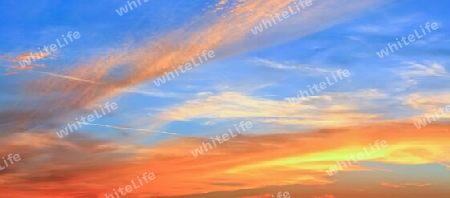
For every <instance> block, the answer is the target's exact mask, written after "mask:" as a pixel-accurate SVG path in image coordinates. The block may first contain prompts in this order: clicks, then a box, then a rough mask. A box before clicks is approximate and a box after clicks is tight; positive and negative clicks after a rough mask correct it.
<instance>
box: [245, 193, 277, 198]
mask: <svg viewBox="0 0 450 198" xmlns="http://www.w3.org/2000/svg"><path fill="white" fill-rule="evenodd" d="M270 197H272V195H271V194H269V193H266V194H262V195H252V196H243V197H239V198H270Z"/></svg>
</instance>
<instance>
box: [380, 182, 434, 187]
mask: <svg viewBox="0 0 450 198" xmlns="http://www.w3.org/2000/svg"><path fill="white" fill-rule="evenodd" d="M381 185H382V186H386V187H392V188H401V187H405V186H416V187H426V186H430V185H431V184H429V183H426V184H420V183H404V184H393V183H389V182H383V183H381Z"/></svg>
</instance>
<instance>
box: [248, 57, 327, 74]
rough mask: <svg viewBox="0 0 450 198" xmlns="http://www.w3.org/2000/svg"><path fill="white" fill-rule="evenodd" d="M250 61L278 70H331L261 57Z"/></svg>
mask: <svg viewBox="0 0 450 198" xmlns="http://www.w3.org/2000/svg"><path fill="white" fill-rule="evenodd" d="M252 62H254V63H256V64H257V65H259V66H262V67H266V68H271V69H280V70H298V71H300V72H306V73H309V74H311V75H314V74H320V73H331V72H333V71H331V70H327V69H323V68H320V67H311V66H308V65H300V64H284V63H278V62H275V61H271V60H267V59H263V58H254V59H253V60H252Z"/></svg>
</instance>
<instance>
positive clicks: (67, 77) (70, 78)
mask: <svg viewBox="0 0 450 198" xmlns="http://www.w3.org/2000/svg"><path fill="white" fill-rule="evenodd" d="M34 72H38V73H42V74H46V75H50V76H54V77H60V78H65V79H69V80H76V81H82V82H88V83H93V84H98V85H101V84H102V83H98V82H94V81H90V80H85V79H81V78H77V77H72V76H65V75H59V74H55V73H51V72H41V71H34Z"/></svg>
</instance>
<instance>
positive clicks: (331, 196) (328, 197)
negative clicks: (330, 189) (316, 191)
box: [313, 194, 335, 198]
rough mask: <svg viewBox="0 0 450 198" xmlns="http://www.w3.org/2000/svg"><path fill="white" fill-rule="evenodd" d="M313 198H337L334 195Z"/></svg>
mask: <svg viewBox="0 0 450 198" xmlns="http://www.w3.org/2000/svg"><path fill="white" fill-rule="evenodd" d="M313 198H335V196H334V195H330V194H325V195H323V196H314V197H313Z"/></svg>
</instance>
